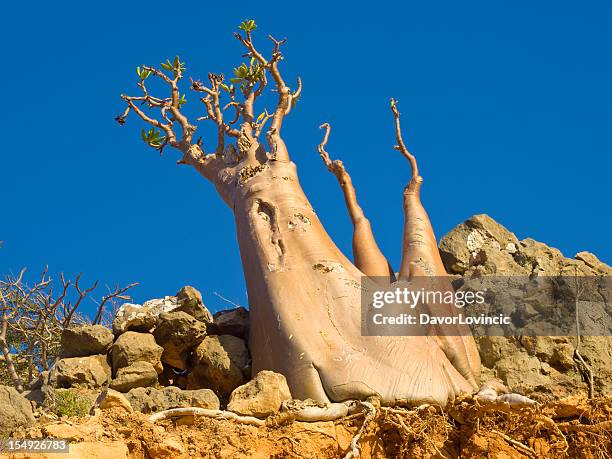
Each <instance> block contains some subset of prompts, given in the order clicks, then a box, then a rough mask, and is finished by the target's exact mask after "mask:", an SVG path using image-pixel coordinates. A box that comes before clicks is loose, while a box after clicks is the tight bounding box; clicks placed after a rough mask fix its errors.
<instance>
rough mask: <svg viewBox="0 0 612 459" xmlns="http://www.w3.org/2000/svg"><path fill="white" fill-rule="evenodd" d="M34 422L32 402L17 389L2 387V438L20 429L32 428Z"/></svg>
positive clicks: (0, 398)
mask: <svg viewBox="0 0 612 459" xmlns="http://www.w3.org/2000/svg"><path fill="white" fill-rule="evenodd" d="M34 422H35V420H34V413H33V412H32V405H31V404H30V402H29V401H28V400H27V399H26V398H25V397H23V396H22V395H21V394H20V393H19V392H17V390H16V389H15V388H13V387H10V386H0V437H5V436H8V435H9V434H11V433H12V432H13V430H15V429H17V428H19V427H30V426H31V425H33V424H34Z"/></svg>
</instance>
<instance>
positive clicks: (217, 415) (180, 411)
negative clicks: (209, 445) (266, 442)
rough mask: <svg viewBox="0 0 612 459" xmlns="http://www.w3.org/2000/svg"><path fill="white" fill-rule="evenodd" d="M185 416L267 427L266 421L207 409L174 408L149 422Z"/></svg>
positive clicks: (160, 413)
mask: <svg viewBox="0 0 612 459" xmlns="http://www.w3.org/2000/svg"><path fill="white" fill-rule="evenodd" d="M183 416H204V417H207V418H214V419H225V420H232V421H236V422H239V423H240V424H247V425H251V426H257V427H261V426H265V425H266V423H265V421H262V420H261V419H257V418H255V417H253V416H241V415H239V414H236V413H233V412H231V411H223V410H209V409H206V408H196V407H189V408H173V409H171V410H165V411H160V412H159V413H155V414H153V415H151V416H149V422H157V421H161V420H162V419H168V418H178V417H183Z"/></svg>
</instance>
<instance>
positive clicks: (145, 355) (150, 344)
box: [110, 331, 164, 373]
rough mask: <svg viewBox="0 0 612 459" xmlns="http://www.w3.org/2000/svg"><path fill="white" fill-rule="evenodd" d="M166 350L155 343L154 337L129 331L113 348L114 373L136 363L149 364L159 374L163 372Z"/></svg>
mask: <svg viewBox="0 0 612 459" xmlns="http://www.w3.org/2000/svg"><path fill="white" fill-rule="evenodd" d="M163 351H164V349H163V348H162V347H161V346H159V345H158V344H157V343H156V342H155V338H154V337H153V335H151V334H149V333H138V332H132V331H128V332H125V333H123V334H122V335H121V336H120V337H119V338H117V341H115V344H113V346H112V348H111V353H110V354H111V360H112V363H113V371H114V372H115V373H116V372H117V370H118V369H119V368H123V367H127V366H129V365H132V364H133V363H136V362H148V363H150V364H151V365H153V367H155V369H156V371H157V372H158V373H161V372H162V371H163V367H162V365H161V360H160V359H161V355H162V352H163Z"/></svg>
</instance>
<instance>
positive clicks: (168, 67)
mask: <svg viewBox="0 0 612 459" xmlns="http://www.w3.org/2000/svg"><path fill="white" fill-rule="evenodd" d="M161 66H162V68H163V69H166V70H172V65H171V64H170V61H168V60H167V61H166V62H162V64H161Z"/></svg>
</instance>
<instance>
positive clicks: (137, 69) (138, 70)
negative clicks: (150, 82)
mask: <svg viewBox="0 0 612 459" xmlns="http://www.w3.org/2000/svg"><path fill="white" fill-rule="evenodd" d="M136 74H137V75H138V76H140V67H136Z"/></svg>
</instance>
